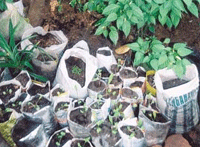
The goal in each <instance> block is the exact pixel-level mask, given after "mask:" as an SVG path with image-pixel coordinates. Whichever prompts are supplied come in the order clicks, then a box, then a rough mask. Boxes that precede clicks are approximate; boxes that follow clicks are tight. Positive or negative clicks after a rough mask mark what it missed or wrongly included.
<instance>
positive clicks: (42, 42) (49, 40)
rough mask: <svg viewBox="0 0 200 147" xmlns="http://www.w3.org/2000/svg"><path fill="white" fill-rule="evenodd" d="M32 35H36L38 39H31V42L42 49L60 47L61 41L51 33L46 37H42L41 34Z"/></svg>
mask: <svg viewBox="0 0 200 147" xmlns="http://www.w3.org/2000/svg"><path fill="white" fill-rule="evenodd" d="M32 35H35V36H36V37H34V38H31V39H30V41H31V42H32V43H33V44H37V43H39V44H38V45H39V46H40V47H42V48H46V47H50V46H52V45H58V44H59V41H58V40H57V39H56V37H55V36H54V35H52V34H50V33H47V34H46V35H44V36H42V35H40V34H37V33H34V34H32Z"/></svg>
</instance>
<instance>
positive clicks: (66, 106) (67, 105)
mask: <svg viewBox="0 0 200 147" xmlns="http://www.w3.org/2000/svg"><path fill="white" fill-rule="evenodd" d="M68 107H69V104H68V103H64V104H61V105H60V107H59V108H58V111H60V110H64V111H68Z"/></svg>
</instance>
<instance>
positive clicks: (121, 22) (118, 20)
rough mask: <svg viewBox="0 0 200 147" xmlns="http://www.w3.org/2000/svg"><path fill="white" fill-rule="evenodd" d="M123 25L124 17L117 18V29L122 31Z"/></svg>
mask: <svg viewBox="0 0 200 147" xmlns="http://www.w3.org/2000/svg"><path fill="white" fill-rule="evenodd" d="M123 23H124V16H123V15H122V16H120V17H119V18H117V28H118V29H120V28H121V27H122V25H123Z"/></svg>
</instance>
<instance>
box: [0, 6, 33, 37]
mask: <svg viewBox="0 0 200 147" xmlns="http://www.w3.org/2000/svg"><path fill="white" fill-rule="evenodd" d="M6 5H7V8H8V9H7V10H6V11H4V12H2V13H0V32H1V34H3V36H4V37H5V38H6V39H8V38H9V21H10V19H11V21H12V24H13V26H16V25H18V26H17V29H16V31H15V39H17V40H20V39H21V37H22V35H23V33H24V32H25V31H26V30H27V29H30V28H32V26H31V25H30V24H29V23H27V22H26V21H25V19H24V18H23V17H22V16H21V15H20V14H19V12H18V9H17V8H16V7H15V6H14V5H13V4H10V3H6ZM20 11H21V8H20Z"/></svg>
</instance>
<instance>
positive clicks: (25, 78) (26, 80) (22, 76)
mask: <svg viewBox="0 0 200 147" xmlns="http://www.w3.org/2000/svg"><path fill="white" fill-rule="evenodd" d="M15 79H16V80H17V81H19V82H20V83H21V85H22V88H23V90H27V89H29V88H30V86H31V84H32V81H31V77H30V75H29V73H28V72H27V71H26V70H22V71H21V72H20V73H19V74H18V75H17V76H16V77H15Z"/></svg>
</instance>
